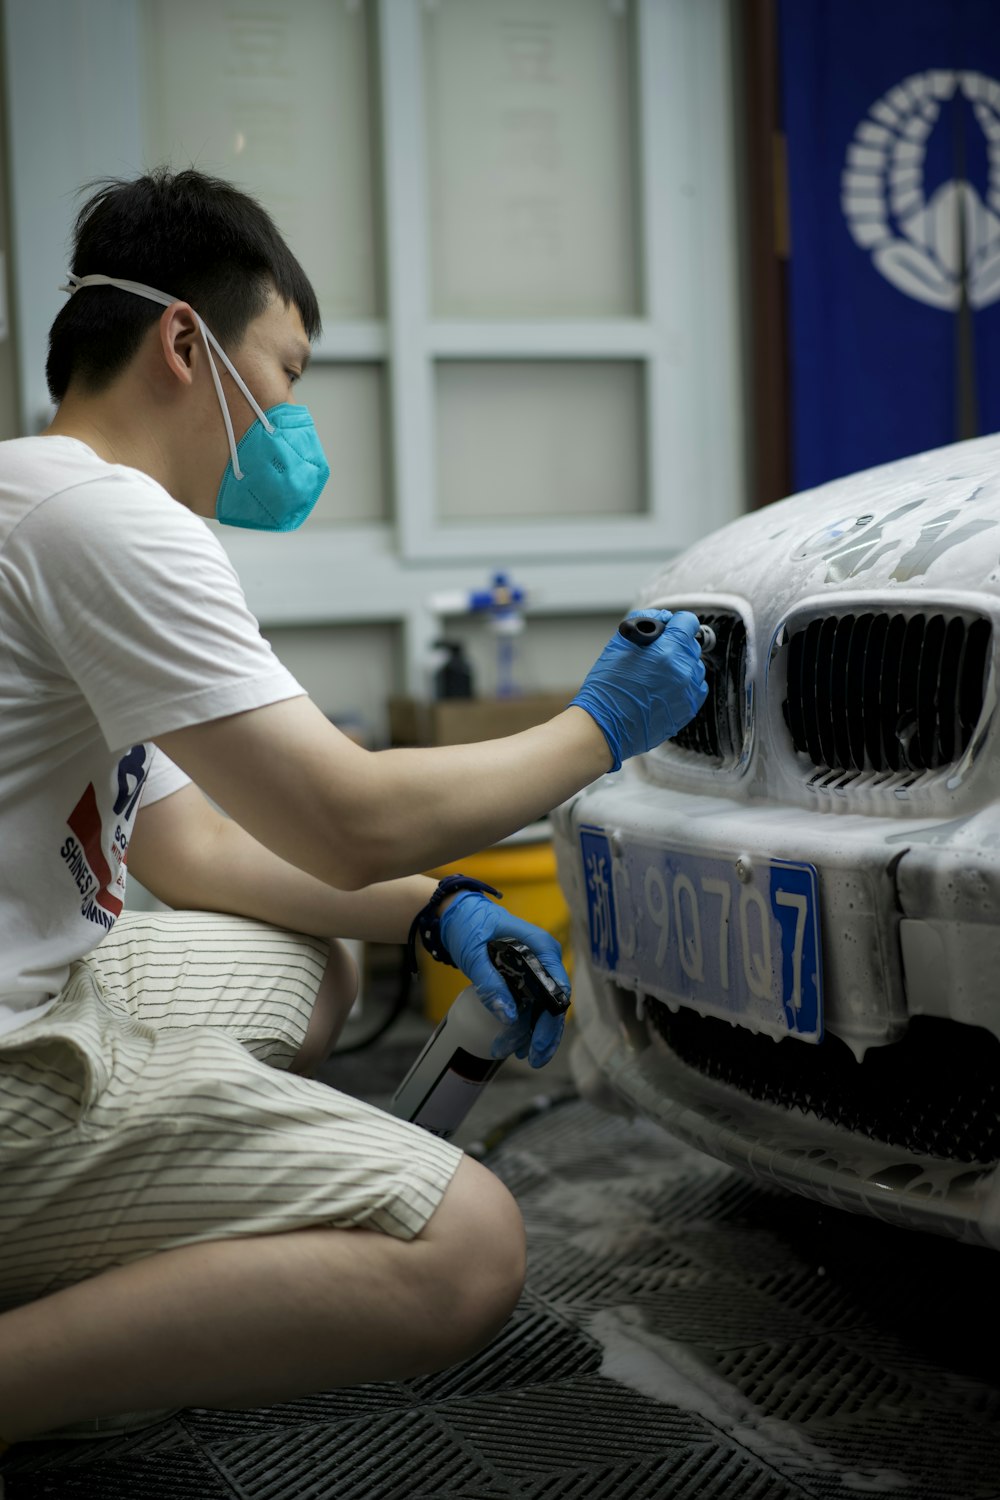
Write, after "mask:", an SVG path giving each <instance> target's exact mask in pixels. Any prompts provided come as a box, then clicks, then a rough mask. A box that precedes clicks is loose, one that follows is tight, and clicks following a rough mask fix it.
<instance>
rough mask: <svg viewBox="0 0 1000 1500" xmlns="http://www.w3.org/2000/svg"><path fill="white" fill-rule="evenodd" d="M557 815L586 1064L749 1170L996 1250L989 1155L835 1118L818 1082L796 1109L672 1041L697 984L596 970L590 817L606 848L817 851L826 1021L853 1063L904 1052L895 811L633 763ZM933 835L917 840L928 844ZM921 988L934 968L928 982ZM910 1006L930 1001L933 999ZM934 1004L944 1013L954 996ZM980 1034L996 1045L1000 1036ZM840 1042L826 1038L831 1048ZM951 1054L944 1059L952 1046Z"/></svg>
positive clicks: (903, 924) (911, 914)
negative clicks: (814, 801)
mask: <svg viewBox="0 0 1000 1500" xmlns="http://www.w3.org/2000/svg"><path fill="white" fill-rule="evenodd" d="M553 822H554V829H555V841H556V850H557V856H558V859H559V868H560V877H561V879H562V882H563V887H564V890H565V891H566V894H567V899H568V901H569V905H570V908H571V911H572V913H573V918H574V943H575V951H576V952H577V954H578V956H579V957H578V964H577V977H576V982H575V986H574V999H575V1007H576V1011H575V1013H576V1016H577V1020H578V1027H579V1037H580V1047H579V1049H578V1051H577V1057H576V1063H577V1066H578V1070H579V1072H580V1073H581V1075H584V1074H587V1073H590V1074H591V1083H592V1081H593V1075H594V1073H595V1072H596V1073H597V1074H598V1075H599V1076H600V1077H602V1078H603V1079H605V1080H607V1083H608V1084H610V1086H611V1087H612V1088H613V1089H614V1091H615V1094H616V1096H617V1097H618V1098H620V1099H621V1100H622V1101H623V1102H624V1104H625V1105H626V1106H627V1107H628V1108H630V1109H632V1110H635V1111H637V1112H639V1113H642V1114H644V1115H647V1116H649V1117H650V1118H652V1119H655V1120H657V1121H658V1122H659V1123H661V1124H662V1125H664V1126H666V1127H667V1128H668V1129H669V1130H671V1131H672V1132H673V1133H674V1134H677V1135H679V1136H681V1137H682V1138H684V1139H685V1140H687V1141H689V1142H690V1143H692V1144H694V1145H696V1146H698V1147H700V1148H701V1149H703V1150H706V1151H708V1152H709V1153H710V1154H712V1155H714V1156H716V1157H719V1158H720V1159H722V1160H724V1161H726V1162H728V1163H730V1164H731V1165H734V1166H738V1167H740V1168H741V1169H743V1170H744V1171H747V1172H749V1173H750V1174H751V1175H755V1176H760V1177H766V1178H768V1179H770V1180H772V1181H774V1182H777V1183H779V1184H781V1185H783V1186H785V1187H788V1188H791V1189H793V1190H795V1191H798V1192H801V1193H804V1194H806V1195H807V1196H811V1197H814V1198H818V1199H821V1200H822V1201H824V1202H827V1203H829V1204H831V1205H833V1206H837V1207H842V1208H849V1209H853V1210H855V1211H864V1212H868V1213H871V1214H874V1215H876V1216H877V1217H879V1218H882V1219H885V1220H887V1221H889V1222H894V1223H897V1224H900V1225H904V1226H907V1227H911V1228H923V1229H932V1230H936V1231H938V1232H941V1233H944V1234H948V1235H950V1236H953V1237H957V1238H960V1239H963V1240H966V1241H968V1242H971V1243H979V1244H985V1245H990V1246H993V1247H995V1248H1000V1175H998V1171H997V1165H996V1163H995V1161H994V1160H993V1158H992V1156H987V1157H986V1158H985V1159H984V1160H982V1161H980V1160H971V1159H969V1158H968V1157H966V1159H965V1160H948V1159H945V1158H943V1157H942V1156H941V1155H938V1154H934V1153H933V1148H931V1149H930V1150H926V1151H921V1150H912V1149H906V1148H905V1147H900V1146H898V1145H889V1144H886V1142H885V1141H884V1140H881V1139H873V1138H872V1137H871V1133H868V1134H866V1133H864V1131H862V1130H857V1129H845V1128H841V1127H840V1126H838V1125H836V1124H833V1123H831V1119H830V1118H829V1117H822V1115H823V1113H824V1112H823V1111H820V1113H819V1114H817V1113H815V1112H813V1109H812V1108H811V1107H810V1103H809V1099H808V1092H806V1096H805V1099H804V1101H803V1102H802V1105H801V1107H799V1106H798V1105H796V1106H794V1107H789V1106H788V1105H787V1104H776V1103H774V1102H769V1101H768V1100H767V1099H766V1098H760V1097H757V1098H755V1097H753V1095H752V1093H751V1092H747V1091H745V1090H743V1089H741V1088H738V1087H733V1086H731V1085H730V1084H729V1083H727V1082H723V1081H720V1078H719V1076H718V1075H717V1076H708V1075H707V1074H706V1072H705V1071H704V1070H702V1069H700V1068H698V1067H695V1066H691V1065H689V1062H688V1061H684V1060H682V1057H681V1056H680V1055H678V1052H677V1051H675V1050H674V1049H673V1048H672V1047H671V1045H670V1043H669V1041H668V1040H667V1038H668V1036H669V1034H670V1033H669V1027H667V1026H664V1025H662V1024H660V1023H661V1022H662V1021H663V1020H665V1019H669V1017H668V1016H667V1013H666V1007H667V1006H669V1008H670V1009H671V1010H676V1008H677V1003H679V1004H681V1005H682V1006H688V1005H690V1004H691V1000H690V997H677V1003H674V1002H672V1001H671V999H670V997H669V996H666V997H662V998H663V999H665V1006H661V1007H660V1008H659V1009H657V1002H653V1001H651V1000H650V997H649V996H648V995H647V994H645V993H643V992H642V991H641V989H640V988H639V987H637V986H633V987H630V986H629V984H628V982H627V981H626V982H623V980H622V975H621V974H620V973H616V974H608V973H607V972H602V970H601V969H600V968H599V967H597V966H596V965H595V964H594V963H593V962H592V960H591V956H590V954H591V932H590V916H589V907H588V900H587V893H586V877H585V871H584V866H583V860H582V857H581V842H580V835H581V831H582V830H584V829H586V828H588V827H594V826H597V827H599V828H603V829H605V830H607V831H608V833H609V836H610V835H613V838H612V839H611V845H612V848H616V847H617V848H622V847H626V846H627V845H628V842H629V841H630V840H632V841H637V842H639V843H642V844H646V845H648V844H650V843H655V842H656V841H657V839H658V838H659V839H662V841H663V842H664V843H669V844H670V845H671V846H672V847H674V848H682V849H690V850H691V851H692V852H694V853H697V854H699V855H701V856H705V857H711V858H723V857H728V858H734V859H735V858H740V857H742V858H744V859H747V860H750V861H752V860H758V861H760V860H764V859H768V860H774V859H795V860H802V861H808V862H809V863H811V864H813V865H815V867H816V869H817V872H818V876H819V907H820V914H821V922H822V931H823V970H824V981H825V983H824V995H825V1013H826V1014H825V1021H826V1032H827V1034H828V1035H829V1036H831V1037H835V1038H839V1039H840V1041H842V1042H844V1043H846V1045H847V1047H848V1048H849V1049H850V1051H851V1052H852V1053H853V1054H854V1059H856V1060H857V1061H856V1062H855V1061H853V1060H849V1066H850V1067H851V1068H855V1067H857V1068H861V1066H862V1062H861V1060H862V1059H863V1058H864V1056H865V1054H866V1052H868V1050H869V1049H873V1048H874V1049H885V1050H884V1052H880V1053H879V1055H881V1056H885V1057H888V1056H890V1055H891V1054H892V1053H893V1052H897V1051H899V1050H901V1049H899V1048H896V1047H894V1046H893V1045H892V1044H894V1043H896V1042H897V1041H898V1040H899V1039H900V1038H902V1037H903V1036H904V1035H905V1033H906V1031H907V1027H908V1025H909V1019H910V1009H909V1008H908V1001H907V990H908V988H915V982H916V974H915V973H911V974H910V975H909V976H908V975H907V972H906V962H908V963H909V964H910V967H911V970H912V967H913V961H912V956H910V955H911V953H912V951H915V950H913V949H912V944H910V945H908V944H907V943H906V941H905V938H906V933H907V931H908V930H910V929H909V928H908V926H907V923H913V922H914V921H915V920H916V919H917V909H916V907H915V906H914V904H913V900H912V898H913V894H914V891H913V886H912V883H910V882H907V881H905V880H903V881H901V880H900V878H899V877H900V870H901V865H902V862H903V861H904V860H905V856H906V854H907V852H908V844H907V841H906V838H905V836H901V835H903V833H904V830H902V829H901V825H900V821H899V820H898V819H892V820H885V821H883V820H880V819H876V818H872V817H869V816H860V815H859V816H837V817H831V818H824V817H821V816H819V817H817V816H812V817H809V816H807V815H805V814H804V813H803V811H802V810H801V809H799V808H796V809H787V808H784V809H783V808H777V809H776V808H775V807H774V806H773V805H769V804H768V805H766V804H762V803H761V804H754V803H752V802H746V803H742V802H737V801H735V800H731V799H723V798H719V797H711V796H702V795H688V794H676V793H673V792H671V791H669V790H667V789H665V788H663V787H650V786H649V785H648V784H647V783H645V782H644V781H642V780H641V779H640V778H639V777H637V776H630V775H629V774H628V772H627V771H626V773H624V774H621V775H619V776H617V777H608V778H604V779H603V780H602V781H600V782H598V783H595V784H594V786H593V787H591V788H589V789H588V790H587V792H585V793H583V794H582V795H581V796H580V797H579V798H577V799H575V800H574V801H573V802H572V803H570V804H567V805H566V806H565V807H564V808H562V809H559V811H558V812H557V814H556V816H555V818H554V820H553ZM926 847H927V846H926V844H924V845H921V846H920V848H921V852H923V850H925V849H926ZM942 888H944V887H942ZM923 889H924V890H925V891H926V889H927V886H926V882H925V883H924V884H923ZM904 902H905V904H904ZM984 910H985V908H984ZM921 915H934V914H932V913H927V912H924V911H921ZM942 915H944V916H947V915H948V914H943V913H942V912H941V911H940V910H939V911H938V912H937V913H936V920H938V925H939V926H940V918H941V917H942ZM966 915H968V914H967V913H966ZM945 926H946V927H947V922H945ZM921 927H923V924H921ZM968 930H969V929H968V928H966V931H967V932H968ZM995 931H996V930H995V928H994V927H993V926H992V925H989V926H987V925H984V926H982V927H981V928H980V930H979V934H978V936H979V939H981V942H980V943H979V945H978V946H979V948H980V950H981V951H986V950H988V951H993V948H994V945H995V940H996V939H995ZM901 935H902V937H903V938H904V941H903V942H902V944H901ZM973 936H975V935H973ZM971 947H972V949H973V952H972V953H971V954H970V956H969V957H968V958H967V959H966V960H965V961H966V962H967V963H968V965H969V967H970V972H972V971H975V970H977V969H978V968H979V965H980V962H981V958H980V956H979V955H978V954H977V953H976V951H975V950H976V948H977V943H976V942H975V941H973V942H972V945H971ZM908 948H909V950H910V952H908ZM927 987H928V986H927V982H926V979H924V982H923V990H924V991H926V990H927ZM958 990H959V991H960V990H961V986H959V987H958ZM956 992H958V991H956ZM696 1008H697V1007H696ZM914 1009H916V1010H918V1011H919V1012H921V1013H923V1014H931V1013H932V1010H931V1007H930V1006H929V1005H928V1004H927V1003H921V1004H920V1005H918V1006H917V1007H914ZM684 1014H688V1013H687V1012H683V1011H682V1015H684ZM937 1014H939V1015H945V1014H948V1011H947V1007H946V1006H945V1007H944V1008H941V1007H939V1008H938V1010H937ZM654 1022H655V1024H654ZM704 1024H706V1025H710V1026H715V1027H719V1026H720V1025H724V1024H725V1023H720V1022H718V1021H715V1022H708V1023H704ZM919 1024H924V1023H923V1022H921V1023H918V1025H919ZM726 1031H727V1034H728V1035H731V1036H732V1038H733V1041H732V1043H730V1045H731V1046H735V1047H736V1048H737V1049H738V1050H741V1049H742V1050H744V1051H746V1052H748V1053H749V1052H750V1051H751V1049H752V1048H755V1047H756V1048H760V1047H761V1046H763V1048H764V1049H770V1050H771V1052H772V1053H774V1052H776V1051H782V1052H783V1055H784V1054H787V1053H788V1051H789V1049H791V1050H792V1054H793V1055H797V1056H798V1057H799V1058H800V1059H801V1058H802V1056H803V1054H804V1053H809V1054H815V1053H817V1052H818V1051H819V1050H823V1049H824V1048H825V1047H826V1044H825V1043H820V1046H819V1048H816V1047H814V1046H810V1045H809V1044H808V1043H806V1042H800V1041H794V1040H793V1041H786V1042H782V1043H780V1044H779V1046H778V1047H776V1046H775V1044H774V1043H772V1042H771V1041H770V1040H768V1039H766V1038H756V1037H751V1036H750V1033H749V1032H747V1031H745V1030H744V1029H743V1028H742V1027H737V1028H735V1030H734V1031H732V1032H730V1030H729V1028H728V1027H727V1028H726ZM979 1035H981V1033H979ZM986 1040H987V1041H989V1042H990V1043H991V1044H992V1038H989V1037H987V1038H986ZM836 1046H837V1043H836V1042H831V1043H830V1044H829V1047H826V1050H827V1053H828V1054H829V1051H830V1050H832V1049H833V1048H835V1047H836ZM842 1050H843V1049H841V1051H842ZM805 1060H806V1061H808V1062H813V1061H816V1060H817V1059H816V1058H815V1056H811V1057H808V1058H806V1059H805ZM870 1067H871V1065H869V1070H870ZM942 1068H944V1069H946V1068H947V1062H946V1061H945V1060H944V1059H943V1060H942ZM991 1107H992V1106H991ZM994 1112H995V1110H994ZM836 1117H837V1116H836V1114H835V1115H834V1118H836Z"/></svg>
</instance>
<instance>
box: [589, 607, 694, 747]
mask: <svg viewBox="0 0 1000 1500" xmlns="http://www.w3.org/2000/svg"><path fill="white" fill-rule="evenodd" d="M641 615H645V616H647V617H648V618H650V619H653V620H665V621H667V628H666V630H665V631H664V632H663V634H662V635H661V636H659V638H658V639H657V640H655V641H653V642H652V643H651V644H650V645H648V646H639V645H636V644H635V642H633V641H627V640H626V639H625V637H624V636H622V635H619V634H618V632H617V631H616V632H615V634H614V635H613V636H612V637H611V639H610V641H609V642H608V644H607V645H606V646H605V648H604V650H603V651H602V652H601V654H600V656H599V657H598V658H597V661H596V662H595V663H594V665H593V666H592V667H591V669H590V671H589V672H588V673H587V676H586V679H585V680H584V684H583V686H582V687H581V689H580V691H579V692H578V693H577V695H576V697H575V698H574V699H573V703H574V704H576V706H577V707H578V708H583V709H586V711H587V713H588V714H590V717H591V718H592V719H594V720H595V721H596V723H597V724H598V726H599V728H600V729H601V730H602V732H603V734H604V738H605V739H606V740H607V742H608V749H609V750H610V751H611V755H612V758H613V760H614V764H613V766H612V768H611V769H612V770H613V771H617V770H620V768H621V763H622V761H623V760H627V759H628V757H629V756H630V755H641V754H642V752H643V751H644V750H651V749H652V748H653V746H654V745H659V744H660V743H661V741H663V740H668V739H669V738H670V736H671V735H673V734H676V733H677V731H678V730H679V729H683V728H684V725H685V724H687V723H688V722H689V720H691V719H693V718H694V716H695V714H696V713H697V712H698V710H699V708H700V707H701V705H702V704H703V703H704V701H705V699H706V698H707V697H708V684H707V683H706V681H705V664H704V662H703V661H702V659H701V648H700V646H699V645H698V642H697V641H696V640H695V638H694V633H695V631H696V630H697V629H698V617H697V615H693V614H691V613H690V612H689V611H687V610H682V611H680V613H678V614H676V615H671V613H670V611H669V610H667V609H637V610H633V611H632V613H631V615H630V616H629V619H635V618H637V617H638V616H641Z"/></svg>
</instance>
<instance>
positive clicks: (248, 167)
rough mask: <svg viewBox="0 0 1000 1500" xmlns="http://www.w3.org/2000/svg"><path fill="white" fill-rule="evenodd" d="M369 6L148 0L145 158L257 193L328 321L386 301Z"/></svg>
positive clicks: (305, 0) (338, 0)
mask: <svg viewBox="0 0 1000 1500" xmlns="http://www.w3.org/2000/svg"><path fill="white" fill-rule="evenodd" d="M369 12H370V7H369V6H368V5H366V4H365V3H364V0H294V3H285V4H280V3H275V0H142V15H143V21H144V37H145V55H146V77H147V88H146V121H145V135H146V143H145V144H146V159H147V162H148V164H149V165H154V164H156V163H158V162H169V163H170V164H171V165H172V166H174V167H175V168H177V167H183V166H190V165H194V166H196V167H198V168H200V169H201V170H202V171H205V172H210V173H215V174H217V175H219V176H221V177H225V178H227V179H229V180H230V181H233V182H235V183H236V184H237V185H238V186H239V187H242V188H244V189H246V190H247V191H248V192H250V193H252V194H253V195H254V196H255V197H257V198H259V199H260V201H261V202H262V203H263V204H264V206H265V207H266V208H267V209H268V211H269V212H270V213H271V214H272V215H273V217H274V218H275V220H276V221H277V224H278V227H279V228H280V229H281V231H282V233H283V234H284V236H285V238H286V239H287V240H288V242H289V244H290V245H291V247H292V249H293V250H294V252H295V254H296V255H297V256H298V258H299V260H300V261H301V262H302V265H303V267H304V268H305V271H306V274H307V275H308V276H309V278H310V280H311V281H312V283H313V285H314V286H315V288H316V292H317V295H318V297H319V303H320V309H321V311H322V315H323V318H324V321H326V322H333V321H336V320H343V319H351V320H357V319H367V318H373V317H376V316H378V315H379V313H380V312H381V307H382V294H381V273H380V269H379V268H380V264H381V257H380V254H379V249H378V235H377V222H376V219H377V209H376V205H377V202H378V192H377V190H376V185H375V180H374V169H375V161H376V152H375V150H374V149H373V140H372V135H373V130H372V107H371V92H372V89H371V77H372V72H373V69H372V61H373V59H372V56H371V49H372V35H373V27H372V25H371V17H370V14H369Z"/></svg>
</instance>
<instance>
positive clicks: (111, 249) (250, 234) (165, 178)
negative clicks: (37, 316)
mask: <svg viewBox="0 0 1000 1500" xmlns="http://www.w3.org/2000/svg"><path fill="white" fill-rule="evenodd" d="M94 188H96V189H97V191H96V192H94V193H93V195H92V196H91V197H90V198H88V199H87V201H86V203H85V204H84V205H83V208H82V209H81V210H80V213H79V215H78V217H77V220H76V225H75V227H74V231H73V259H72V264H71V267H70V269H71V270H72V271H73V273H74V274H75V275H77V276H87V275H91V274H93V273H95V272H100V273H103V274H104V275H105V276H120V277H123V278H125V279H127V280H129V281H141V282H143V283H144V284H145V285H146V286H151V287H155V288H156V289H157V290H158V291H161V292H166V293H167V294H168V295H169V296H171V297H177V298H179V299H181V300H183V301H185V302H190V304H191V306H192V307H193V308H194V309H195V311H196V312H197V313H198V314H199V315H200V316H201V317H202V318H203V319H204V320H205V323H206V324H207V325H208V327H209V328H210V329H211V331H212V332H213V333H214V334H215V337H216V338H217V339H218V340H219V342H220V344H222V346H223V348H225V349H227V352H228V350H229V349H230V348H233V347H236V346H238V345H239V343H240V341H241V340H242V338H243V335H244V334H245V332H246V329H247V325H248V324H249V323H250V322H251V321H252V320H253V319H254V318H256V317H258V316H259V315H260V314H261V313H262V312H263V311H264V310H265V308H266V307H267V305H268V302H269V301H270V299H271V297H272V296H273V295H274V293H275V292H277V294H278V296H279V297H281V298H282V300H283V301H284V303H285V305H286V306H290V305H294V306H295V307H297V308H298V310H299V314H300V315H301V318H302V324H303V327H304V328H305V331H306V334H307V335H308V337H309V339H310V340H312V339H314V338H316V336H317V334H318V333H319V331H320V314H319V304H318V302H317V300H316V293H315V292H314V291H313V289H312V286H311V285H310V283H309V280H308V278H307V277H306V274H305V272H304V271H303V270H302V267H301V266H300V265H299V263H298V261H297V260H296V259H295V256H294V255H293V254H292V252H291V251H290V250H289V248H288V246H287V245H286V244H285V242H284V240H283V239H282V237H281V235H280V234H279V232H278V229H277V226H276V225H275V223H274V221H273V220H272V219H271V217H270V215H269V214H268V213H267V212H266V211H265V210H264V209H263V208H262V207H261V206H260V204H259V203H258V202H257V201H256V200H255V199H254V198H251V197H250V196H249V195H248V194H247V193H244V192H241V191H240V189H239V188H236V187H234V186H233V185H232V183H229V182H223V181H222V180H221V179H220V178H218V177H207V176H206V175H205V174H204V173H203V172H198V171H196V170H195V169H194V168H193V167H192V168H187V169H185V170H184V171H180V172H173V171H171V170H170V169H169V168H168V167H156V168H154V170H152V171H150V172H147V173H145V174H144V175H143V176H142V177H137V178H135V179H134V180H133V181H126V180H124V179H121V178H105V179H102V180H101V181H99V182H92V183H88V184H87V187H86V188H85V189H83V190H82V191H88V190H90V189H94ZM162 312H163V308H162V307H159V306H157V304H156V303H155V302H149V301H147V300H146V299H145V298H142V297H137V296H136V295H135V294H134V293H133V292H123V291H121V290H120V289H119V288H117V287H102V286H98V287H85V288H83V289H82V290H81V291H78V292H75V293H74V294H73V295H72V296H71V297H70V298H69V300H68V302H67V303H66V305H65V307H63V308H62V310H61V311H60V313H59V314H58V316H57V317H56V320H55V322H54V323H53V324H52V328H51V329H50V331H49V356H48V360H47V362H46V366H45V376H46V380H47V381H48V387H49V393H50V395H51V396H52V399H53V401H57V402H58V401H61V400H62V398H63V397H64V396H65V394H66V391H67V389H68V388H69V384H70V382H71V381H79V382H80V383H81V384H82V385H83V387H84V389H85V390H87V391H88V392H90V393H91V394H95V393H97V392H99V391H101V390H104V389H106V388H107V386H109V385H110V384H111V383H112V381H113V380H114V379H115V378H116V376H118V375H119V374H121V372H122V370H124V369H125V367H126V365H127V364H128V363H129V361H130V360H131V359H132V357H133V356H134V355H135V353H136V351H137V350H138V348H139V345H140V343H141V342H142V339H143V336H144V335H145V333H146V332H147V330H148V329H149V328H151V327H152V325H153V323H155V322H156V320H157V319H158V318H159V317H160V316H161V315H162Z"/></svg>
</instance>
